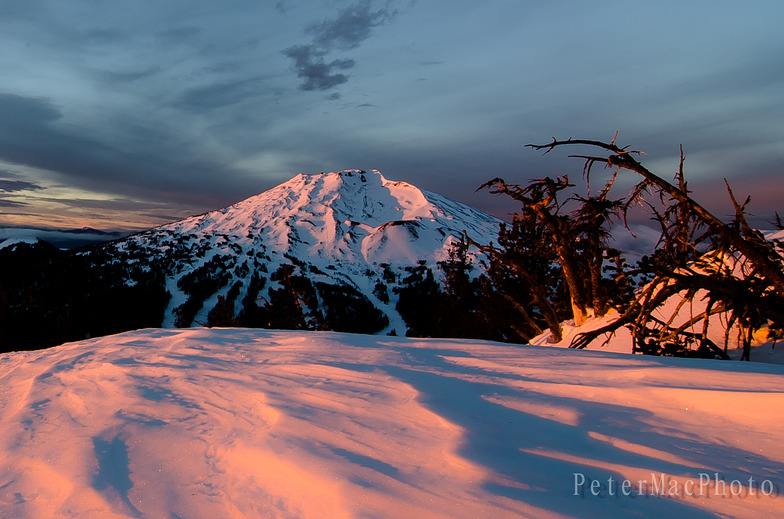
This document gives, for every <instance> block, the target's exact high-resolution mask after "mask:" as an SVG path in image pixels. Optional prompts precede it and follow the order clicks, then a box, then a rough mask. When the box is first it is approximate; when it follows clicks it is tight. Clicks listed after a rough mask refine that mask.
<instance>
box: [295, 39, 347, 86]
mask: <svg viewBox="0 0 784 519" xmlns="http://www.w3.org/2000/svg"><path fill="white" fill-rule="evenodd" d="M283 53H284V54H285V55H286V56H288V57H289V58H291V59H293V60H294V68H295V69H296V70H297V77H299V78H301V79H303V80H304V81H303V82H302V83H301V84H300V85H299V88H300V89H301V90H305V91H311V90H329V89H331V88H334V87H336V86H338V85H342V84H343V83H345V82H346V81H348V76H346V75H345V74H340V73H335V71H336V70H348V69H350V68H352V67H353V66H354V60H351V59H336V60H333V61H331V62H329V63H327V62H325V61H324V55H325V54H326V52H324V51H322V50H320V49H319V48H317V47H316V46H315V45H295V46H294V47H289V48H288V49H286V50H285V51H283Z"/></svg>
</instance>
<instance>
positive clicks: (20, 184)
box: [0, 178, 43, 193]
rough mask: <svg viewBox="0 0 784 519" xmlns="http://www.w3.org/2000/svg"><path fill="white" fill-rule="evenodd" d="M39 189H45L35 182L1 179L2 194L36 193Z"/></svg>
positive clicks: (0, 188) (0, 190) (0, 189)
mask: <svg viewBox="0 0 784 519" xmlns="http://www.w3.org/2000/svg"><path fill="white" fill-rule="evenodd" d="M38 189H43V188H42V187H41V186H39V185H38V184H36V183H34V182H27V181H25V180H10V179H6V178H0V192H5V193H13V192H15V191H35V190H38Z"/></svg>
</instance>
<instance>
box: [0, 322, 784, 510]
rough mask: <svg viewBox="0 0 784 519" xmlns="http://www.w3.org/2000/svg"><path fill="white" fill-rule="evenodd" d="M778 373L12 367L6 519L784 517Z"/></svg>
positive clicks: (623, 364) (255, 344) (477, 365)
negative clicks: (69, 518) (134, 518)
mask: <svg viewBox="0 0 784 519" xmlns="http://www.w3.org/2000/svg"><path fill="white" fill-rule="evenodd" d="M782 382H784V367H782V366H777V365H769V364H760V363H737V362H721V361H708V360H693V359H674V358H655V357H640V356H632V355H620V354H615V353H608V352H598V351H574V350H567V349H558V348H542V347H536V346H519V345H507V344H498V343H491V342H483V341H475V340H437V339H427V340H424V339H406V338H399V337H384V336H363V335H349V334H339V333H329V332H298V331H269V330H240V329H210V330H207V329H188V330H140V331H135V332H129V333H124V334H120V335H115V336H109V337H103V338H98V339H92V340H88V341H83V342H78V343H71V344H66V345H63V346H59V347H56V348H52V349H49V350H43V351H35V352H20V353H9V354H3V355H0V384H1V385H2V388H3V395H2V398H0V517H2V518H35V519H39V518H60V517H62V518H67V517H73V518H76V517H78V518H101V519H111V518H126V517H127V518H133V517H144V518H160V517H164V518H189V519H190V518H210V519H213V518H245V517H284V518H286V517H313V518H343V517H346V518H349V517H356V518H360V517H363V518H364V517H377V518H399V517H411V518H418V517H428V518H430V517H441V518H476V517H493V518H507V517H508V518H512V517H548V518H549V517H611V518H612V517H666V518H668V519H676V518H681V517H682V518H707V517H714V516H716V515H717V514H718V515H721V516H724V517H781V516H782V515H784V497H782V496H781V495H780V492H781V491H782V488H783V486H784V472H782V470H781V469H782V467H783V466H784V450H782V448H781V446H782V443H783V442H784V428H782V425H784V423H783V422H782V413H781V410H782V409H784V392H783V391H784V389H782V388H784V384H782Z"/></svg>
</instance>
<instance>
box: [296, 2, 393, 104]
mask: <svg viewBox="0 0 784 519" xmlns="http://www.w3.org/2000/svg"><path fill="white" fill-rule="evenodd" d="M395 14H396V13H395V11H394V10H391V9H389V8H387V7H384V8H382V9H378V10H375V11H374V10H371V8H370V1H369V0H365V1H361V2H358V3H357V4H355V5H352V6H350V7H347V8H345V9H343V10H342V11H340V13H339V14H338V16H337V17H336V18H333V19H329V20H323V21H321V22H318V23H314V24H311V25H309V26H308V27H307V28H306V29H305V33H306V34H309V35H311V36H312V37H313V40H312V42H311V43H306V44H301V45H294V46H292V47H289V48H288V49H286V50H284V51H283V54H285V55H286V56H288V57H289V58H291V59H292V60H294V68H295V69H296V71H297V77H299V78H300V79H302V80H303V82H302V83H301V84H300V86H299V87H300V89H301V90H305V91H312V90H330V89H332V88H335V87H336V86H338V85H342V84H343V83H346V82H347V81H348V76H347V75H346V74H342V73H340V72H338V71H341V70H348V69H351V68H353V67H354V65H355V62H354V60H353V59H335V60H332V61H329V62H328V61H327V60H326V59H325V58H326V56H327V54H328V53H329V52H331V51H332V50H335V49H338V50H351V49H355V48H357V47H359V45H360V44H361V43H362V42H363V41H365V40H366V39H368V38H369V37H370V32H371V30H372V29H373V28H374V27H377V26H379V25H382V24H384V23H386V22H387V21H389V20H391V19H392V18H393V17H394V16H395Z"/></svg>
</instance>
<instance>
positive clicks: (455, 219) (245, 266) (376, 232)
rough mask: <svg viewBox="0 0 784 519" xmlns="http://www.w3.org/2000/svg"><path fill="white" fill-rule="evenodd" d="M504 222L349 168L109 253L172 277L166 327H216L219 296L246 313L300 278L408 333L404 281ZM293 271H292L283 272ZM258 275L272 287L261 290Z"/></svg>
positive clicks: (296, 181) (318, 294) (318, 308)
mask: <svg viewBox="0 0 784 519" xmlns="http://www.w3.org/2000/svg"><path fill="white" fill-rule="evenodd" d="M498 224H499V220H497V219H495V218H493V217H491V216H489V215H487V214H484V213H482V212H480V211H478V210H475V209H473V208H470V207H468V206H465V205H463V204H460V203H457V202H454V201H451V200H448V199H446V198H444V197H442V196H440V195H437V194H435V193H429V192H425V191H421V190H419V189H418V188H416V187H414V186H412V185H410V184H407V183H405V182H392V181H389V180H387V179H385V178H384V177H383V176H382V175H381V174H380V173H379V172H378V171H369V172H365V171H360V170H347V171H341V172H333V173H321V174H317V175H306V174H299V175H297V176H296V177H294V178H293V179H291V180H289V181H288V182H285V183H283V184H281V185H279V186H277V187H275V188H273V189H270V190H269V191H266V192H264V193H261V194H259V195H257V196H254V197H251V198H248V199H246V200H243V201H241V202H239V203H237V204H234V205H232V206H230V207H226V208H224V209H221V210H217V211H212V212H209V213H205V214H203V215H198V216H194V217H191V218H187V219H185V220H181V221H178V222H174V223H171V224H168V225H164V226H162V227H158V228H155V229H152V230H149V231H145V232H142V233H139V234H136V235H134V236H131V237H129V238H127V239H125V240H120V241H118V242H115V243H113V244H111V245H109V246H107V250H108V253H109V255H110V256H111V257H112V258H114V259H115V260H116V261H120V262H124V263H125V264H128V265H134V264H137V265H142V266H143V268H145V269H149V268H152V269H163V270H164V271H165V272H166V288H167V290H168V291H169V293H171V294H172V298H171V300H170V302H169V304H168V307H167V309H166V312H165V317H164V321H163V325H164V326H166V327H171V326H175V325H180V326H182V325H185V326H187V325H189V324H191V323H205V322H207V321H208V317H209V312H210V310H212V309H214V308H215V307H216V305H217V304H218V303H219V296H220V298H224V300H230V303H231V304H232V305H233V313H234V314H235V315H237V314H239V313H240V312H241V310H242V309H243V301H244V300H245V299H246V297H247V296H248V295H249V294H250V295H251V297H253V298H255V299H256V301H257V302H258V303H259V304H263V303H264V302H266V301H268V300H269V298H270V291H271V290H275V289H280V288H284V283H282V282H280V281H279V280H280V279H283V278H286V276H290V275H294V276H301V277H306V278H307V279H308V280H310V282H311V283H314V284H318V283H322V284H326V285H329V286H335V285H337V286H340V287H342V288H341V289H342V290H344V291H346V293H347V294H348V296H350V297H352V298H354V299H359V298H364V299H365V303H364V304H366V306H367V305H371V306H372V308H375V309H376V310H377V311H378V312H379V315H380V317H379V322H382V321H383V322H386V325H384V326H381V327H380V328H379V329H378V330H377V331H380V332H394V333H397V334H400V335H402V334H405V332H406V327H405V323H404V322H403V321H402V319H401V318H400V316H399V315H398V314H397V312H396V311H395V302H396V297H395V293H394V288H395V287H396V286H397V284H398V283H399V282H400V281H402V280H403V279H404V278H405V277H406V276H408V275H410V272H411V269H412V268H416V267H417V266H419V265H424V266H426V267H429V268H435V267H436V264H437V262H439V261H442V260H444V259H446V258H447V256H448V250H449V247H450V245H451V244H452V243H453V241H454V240H456V239H459V237H460V236H461V234H462V233H463V232H467V233H468V235H469V236H470V237H472V238H473V239H475V240H477V241H479V242H482V243H488V242H490V241H492V240H493V239H495V238H496V236H497V232H498ZM145 264H146V265H145ZM284 265H291V266H292V267H293V271H286V272H284V273H282V274H279V275H276V273H278V272H279V271H280V269H281V267H282V266H284ZM188 276H191V278H193V279H190V278H188ZM254 276H256V277H257V278H259V277H261V278H264V280H265V281H264V286H263V287H261V288H260V289H259V290H258V293H254V289H253V286H254V280H253V277H254ZM184 278H185V281H183V279H184ZM205 279H207V280H208V281H207V282H206V283H205V282H204V280H205ZM190 281H193V283H191V282H190ZM129 282H131V283H132V282H133V281H132V280H129ZM184 284H185V285H188V284H190V285H192V284H201V286H203V287H208V288H206V289H204V290H201V289H199V290H198V291H199V294H198V298H201V300H198V301H197V300H196V296H195V295H194V293H193V292H194V290H191V291H190V292H189V291H188V288H187V287H184V286H183V285H184ZM256 284H258V282H256ZM235 285H236V286H237V289H236V291H235V292H234V293H231V292H230V291H231V289H232V287H234V286H235ZM206 292H209V293H206ZM348 296H347V297H348ZM325 297H327V296H326V295H325V293H324V291H323V290H322V291H319V290H318V287H316V288H315V295H311V297H310V299H311V300H313V301H315V302H314V303H313V305H312V308H310V307H309V309H308V311H309V312H310V313H309V316H310V318H311V319H312V321H313V322H316V321H318V320H319V317H318V314H319V312H322V311H323V308H324V305H323V304H322V303H323V301H322V299H323V298H325ZM183 305H185V306H183ZM196 306H198V308H195V307H196ZM300 306H303V305H302V304H300ZM194 309H195V310H194ZM185 310H187V312H185ZM184 314H187V315H184ZM325 319H326V320H328V318H325ZM314 327H318V326H315V325H314Z"/></svg>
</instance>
